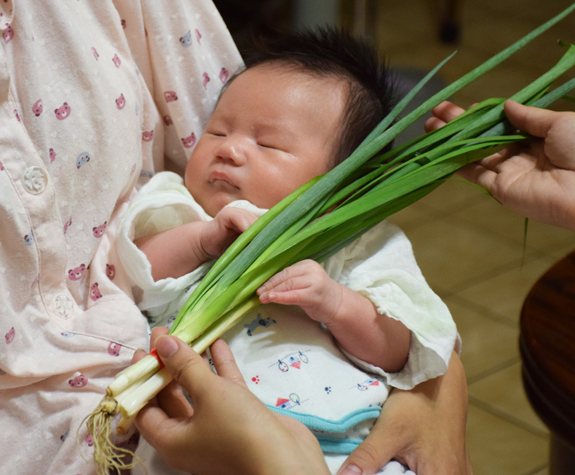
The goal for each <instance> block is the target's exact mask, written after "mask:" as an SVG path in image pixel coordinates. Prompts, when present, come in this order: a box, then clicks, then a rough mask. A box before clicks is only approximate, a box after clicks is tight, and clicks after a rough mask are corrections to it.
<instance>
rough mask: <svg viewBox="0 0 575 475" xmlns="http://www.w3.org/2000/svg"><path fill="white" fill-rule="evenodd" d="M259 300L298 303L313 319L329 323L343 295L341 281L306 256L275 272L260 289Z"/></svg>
mask: <svg viewBox="0 0 575 475" xmlns="http://www.w3.org/2000/svg"><path fill="white" fill-rule="evenodd" d="M257 294H258V295H259V297H260V302H261V303H263V304H266V303H278V304H281V305H298V306H299V307H301V308H302V309H303V311H304V312H305V313H307V314H308V315H309V317H310V318H311V319H312V320H315V321H316V322H321V323H325V324H326V325H329V324H330V323H331V322H332V321H333V319H334V318H335V317H336V315H337V309H338V308H339V307H340V305H341V301H342V298H343V292H342V285H341V284H339V283H337V282H336V281H335V280H333V279H331V278H330V277H329V276H328V275H327V273H326V272H325V270H324V269H323V268H322V267H321V266H320V265H319V264H318V263H317V262H315V261H312V260H305V261H301V262H298V263H297V264H294V265H293V266H290V267H287V268H285V269H284V270H283V271H281V272H280V273H278V274H276V275H274V276H273V277H272V278H271V279H270V280H268V281H267V282H266V283H265V284H264V285H262V286H261V287H260V288H259V289H258V290H257Z"/></svg>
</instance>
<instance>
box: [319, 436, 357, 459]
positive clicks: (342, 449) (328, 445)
mask: <svg viewBox="0 0 575 475" xmlns="http://www.w3.org/2000/svg"><path fill="white" fill-rule="evenodd" d="M316 438H317V441H318V442H319V445H320V447H321V451H322V452H329V453H332V454H344V455H349V454H351V453H352V452H353V451H354V450H355V449H356V448H357V446H358V445H359V444H361V443H362V442H363V439H339V438H337V437H323V436H318V435H316Z"/></svg>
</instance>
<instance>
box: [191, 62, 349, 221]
mask: <svg viewBox="0 0 575 475" xmlns="http://www.w3.org/2000/svg"><path fill="white" fill-rule="evenodd" d="M346 99H347V88H346V86H345V84H344V83H343V82H342V81H339V80H337V79H329V78H327V79H324V78H317V77H314V76H310V75H308V74H305V73H302V72H298V71H296V70H292V69H289V68H287V67H284V66H275V65H262V66H257V67H255V68H253V69H249V70H247V71H245V72H243V73H242V74H240V75H239V76H238V77H236V78H235V79H234V81H233V82H232V83H231V84H230V85H229V87H228V88H227V89H226V91H225V92H224V93H223V94H222V97H221V98H220V101H219V102H218V105H217V106H216V109H215V111H214V113H213V115H212V117H211V119H210V121H209V122H208V125H207V127H206V130H205V132H204V134H203V135H202V137H201V138H200V140H199V142H198V144H197V145H196V148H195V150H194V152H193V153H192V156H191V157H190V161H189V162H188V166H187V168H186V177H185V178H186V186H187V188H188V190H189V191H190V192H191V193H192V195H193V196H194V198H195V200H196V201H197V202H198V203H199V204H200V205H201V206H202V207H203V208H204V209H205V210H206V212H207V213H208V214H210V215H211V216H215V215H216V214H217V212H218V211H220V210H221V209H222V208H223V207H224V206H225V205H227V204H228V203H231V202H232V201H236V200H247V201H249V202H251V203H252V204H254V205H256V206H258V207H259V208H266V209H268V208H271V207H272V206H273V205H275V204H276V203H278V202H279V201H280V200H281V199H282V198H285V197H286V196H287V195H289V194H290V193H291V192H292V191H294V190H296V189H297V188H299V187H300V186H301V185H303V184H304V183H306V182H308V181H309V180H311V179H312V178H313V177H315V176H317V175H321V174H323V173H326V172H327V171H328V170H329V169H330V168H331V156H332V151H333V145H334V141H335V140H338V138H339V134H340V131H339V127H340V120H341V117H342V113H343V110H344V106H345V101H346Z"/></svg>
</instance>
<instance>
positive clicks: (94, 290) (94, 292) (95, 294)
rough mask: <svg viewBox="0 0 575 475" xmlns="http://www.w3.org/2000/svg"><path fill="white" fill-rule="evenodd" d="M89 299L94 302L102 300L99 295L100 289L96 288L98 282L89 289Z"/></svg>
mask: <svg viewBox="0 0 575 475" xmlns="http://www.w3.org/2000/svg"><path fill="white" fill-rule="evenodd" d="M90 298H91V299H92V300H93V301H94V302H95V301H96V300H98V299H101V298H102V294H101V293H100V289H99V288H98V282H94V283H93V284H92V286H91V287H90Z"/></svg>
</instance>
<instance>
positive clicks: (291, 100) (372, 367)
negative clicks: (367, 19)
mask: <svg viewBox="0 0 575 475" xmlns="http://www.w3.org/2000/svg"><path fill="white" fill-rule="evenodd" d="M392 96H393V91H392V87H391V81H390V76H389V74H388V73H387V70H386V69H385V67H384V66H382V65H381V64H379V63H378V61H377V59H376V57H375V55H374V54H373V52H372V51H371V50H370V49H369V48H368V47H367V46H366V45H365V44H363V43H360V42H357V41H356V40H353V39H352V38H350V37H348V36H346V35H343V34H340V33H337V32H333V31H320V32H318V33H309V32H308V33H304V34H298V35H293V36H289V37H286V38H282V39H278V40H275V41H272V42H269V43H267V44H265V45H263V46H261V47H260V50H259V51H258V52H257V53H256V54H255V55H253V56H252V57H251V58H249V59H248V60H247V61H246V69H245V70H244V71H242V72H240V73H239V74H237V75H236V76H235V77H233V78H232V79H230V81H229V82H228V84H227V85H226V88H225V90H224V92H223V94H222V95H221V98H220V100H219V102H218V104H217V106H216V108H215V110H214V112H213V114H212V116H211V118H210V120H209V122H208V124H207V126H206V129H205V131H204V133H203V135H202V136H201V138H200V140H199V141H198V143H197V145H196V147H195V149H194V151H193V153H192V155H191V157H190V160H189V163H188V166H187V168H186V172H185V187H184V186H182V181H181V178H179V177H178V176H177V175H175V174H172V173H159V174H157V175H156V176H154V177H153V178H152V179H151V180H150V182H149V183H148V184H147V185H146V186H144V187H143V188H142V190H141V192H140V195H139V198H138V199H137V200H135V201H134V203H133V204H132V205H131V207H130V209H129V210H128V212H127V214H126V216H125V218H124V220H123V223H122V226H121V229H120V232H119V235H120V236H119V250H120V257H121V259H122V262H123V263H124V265H125V266H126V268H127V269H128V272H129V273H130V275H131V277H132V279H133V281H134V284H135V286H136V288H139V289H141V293H140V296H139V306H140V308H141V309H142V310H145V311H146V312H147V314H148V317H150V321H151V323H152V324H153V325H169V324H170V323H171V322H173V320H174V317H175V314H176V313H177V311H178V310H179V308H180V307H181V305H182V304H183V303H184V302H185V300H186V299H187V297H188V296H189V293H190V292H191V291H192V290H193V288H195V286H196V285H197V283H198V282H199V281H200V280H201V278H202V276H203V275H205V273H206V272H207V270H208V268H209V266H210V264H209V263H210V262H211V261H213V260H214V259H216V258H217V257H219V256H220V255H221V254H222V253H223V251H224V250H225V249H226V248H227V246H229V244H230V243H231V242H233V240H234V239H235V238H236V237H237V236H238V235H239V234H240V233H241V232H243V231H244V230H245V229H247V227H249V225H251V224H252V223H253V222H254V221H255V220H256V219H257V217H258V216H260V215H261V214H263V213H264V212H265V210H267V209H269V208H270V207H272V206H274V205H275V204H277V203H278V202H279V201H280V200H281V199H283V198H284V197H286V196H287V195H288V194H290V193H291V192H293V191H294V190H296V189H297V188H298V187H300V186H301V185H303V184H305V183H306V182H308V181H309V180H310V179H312V178H313V177H315V176H318V175H321V174H324V173H326V172H327V171H329V170H330V169H331V168H333V167H334V166H336V165H337V164H338V163H339V162H340V161H341V160H343V159H345V158H346V157H347V156H349V155H350V153H351V152H352V151H353V150H354V149H355V148H356V147H357V146H358V145H359V143H361V141H362V140H363V139H364V138H365V137H366V136H367V134H368V133H369V132H370V131H371V130H372V129H373V127H375V125H377V123H379V121H380V120H381V119H383V117H385V115H386V114H387V113H388V112H389V110H390V107H391V104H392V99H393V97H392ZM257 293H258V295H259V299H260V302H261V303H262V304H275V305H265V306H261V307H259V308H258V309H256V310H255V311H254V312H252V313H249V314H248V315H246V317H245V318H244V320H243V321H242V322H241V323H240V324H238V325H236V327H235V328H233V329H232V330H230V331H228V332H227V333H226V334H225V335H224V336H223V338H224V339H225V340H226V341H227V342H228V344H229V345H230V347H231V349H232V351H233V352H234V355H235V357H236V359H237V362H238V365H239V367H240V369H241V371H242V374H243V375H244V377H245V379H246V380H247V381H248V385H249V386H250V389H251V390H252V391H253V392H254V393H256V395H258V397H260V399H262V401H264V402H265V403H266V404H267V405H268V406H269V407H271V408H272V409H274V410H276V411H278V412H280V413H283V414H286V415H290V416H292V417H295V418H296V419H299V420H300V421H302V422H304V423H305V424H306V425H307V426H308V427H309V428H310V429H311V430H312V431H314V432H315V433H316V435H317V437H318V439H319V440H320V444H321V445H322V448H323V450H324V452H325V453H326V460H327V461H328V465H329V466H330V468H331V469H332V470H333V471H334V472H335V471H337V469H338V467H339V466H340V465H341V463H342V462H343V460H345V455H337V454H347V453H350V452H351V451H352V450H353V448H355V447H356V446H357V445H358V444H359V442H361V440H362V439H363V438H365V436H366V434H367V433H368V432H369V430H370V428H371V427H372V426H373V423H374V422H375V420H376V419H377V417H378V415H379V412H380V410H381V405H382V403H383V402H384V400H385V398H386V397H387V395H388V392H389V390H390V386H394V387H398V388H401V389H411V388H412V387H414V386H415V385H416V384H419V383H420V382H422V381H424V380H426V379H430V378H434V377H437V376H439V375H441V374H443V373H444V372H445V370H446V369H447V364H448V361H449V358H450V355H451V352H452V350H453V347H454V343H455V338H456V330H455V325H454V323H453V321H452V319H451V316H450V314H449V311H448V310H447V308H446V307H445V305H444V304H443V303H442V302H441V300H440V299H439V298H438V297H437V296H436V295H435V294H434V293H433V292H432V291H431V289H430V288H429V287H428V286H427V284H426V282H425V280H424V278H423V276H422V275H421V272H420V271H419V269H418V267H417V265H416V263H415V260H414V257H413V254H412V251H411V246H410V244H409V242H408V241H407V239H406V238H405V236H404V235H403V234H402V233H401V231H399V230H398V229H397V228H396V227H395V226H393V225H391V224H389V223H386V222H383V223H380V224H379V225H378V226H376V227H374V228H373V229H372V230H370V231H368V232H367V233H366V234H364V235H363V236H362V237H361V238H360V239H358V240H357V241H355V242H354V243H352V244H351V245H349V246H347V247H346V248H345V249H343V250H342V251H340V252H339V253H338V254H336V255H335V256H333V257H331V258H330V259H328V260H327V261H326V262H324V263H323V264H318V263H317V262H314V261H311V260H306V261H302V262H299V263H297V264H295V265H293V266H291V267H288V268H287V269H285V270H284V271H282V272H280V273H278V274H277V275H275V276H274V277H272V278H271V279H270V280H269V281H268V282H267V283H265V284H264V285H263V286H262V287H260V288H259V289H258V291H257ZM350 360H351V361H352V362H353V363H354V364H350ZM389 470H391V468H390V469H389ZM385 473H392V472H391V471H388V472H385ZM398 473H403V471H400V472H398Z"/></svg>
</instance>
